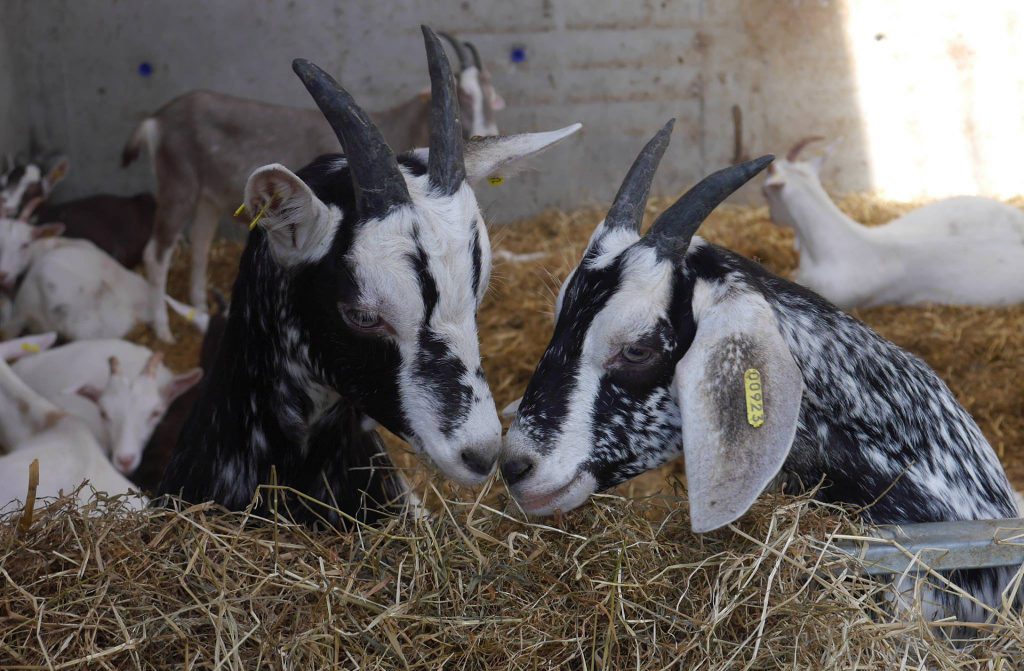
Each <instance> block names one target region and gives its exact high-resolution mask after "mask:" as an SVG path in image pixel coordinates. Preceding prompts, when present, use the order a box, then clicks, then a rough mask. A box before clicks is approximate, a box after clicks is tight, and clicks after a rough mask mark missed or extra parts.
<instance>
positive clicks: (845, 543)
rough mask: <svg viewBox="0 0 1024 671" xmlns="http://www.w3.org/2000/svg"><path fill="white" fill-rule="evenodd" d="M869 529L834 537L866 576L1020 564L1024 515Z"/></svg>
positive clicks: (1023, 559) (1023, 557) (1023, 561)
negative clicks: (864, 533)
mask: <svg viewBox="0 0 1024 671" xmlns="http://www.w3.org/2000/svg"><path fill="white" fill-rule="evenodd" d="M871 534H872V535H871V537H860V536H858V537H852V536H836V537H835V538H836V540H837V541H838V543H837V545H838V547H839V549H840V550H841V551H843V552H845V553H846V554H848V555H850V556H851V557H854V558H856V559H858V560H860V561H861V562H863V564H864V570H865V572H866V573H867V574H869V575H882V574H893V573H899V574H902V573H914V572H917V571H923V570H927V569H931V570H935V571H943V570H950V569H967V568H988V567H993V566H1020V565H1021V564H1024V519H1018V518H1014V519H1003V520H963V521H956V522H928V523H924V524H901V525H892V526H882V527H876V528H874V529H872V531H871Z"/></svg>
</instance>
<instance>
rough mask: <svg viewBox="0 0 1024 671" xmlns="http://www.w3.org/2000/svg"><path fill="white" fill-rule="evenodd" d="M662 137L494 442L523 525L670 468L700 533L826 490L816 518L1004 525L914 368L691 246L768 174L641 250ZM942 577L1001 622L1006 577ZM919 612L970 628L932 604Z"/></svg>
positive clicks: (733, 183)
mask: <svg viewBox="0 0 1024 671" xmlns="http://www.w3.org/2000/svg"><path fill="white" fill-rule="evenodd" d="M670 132H671V124H669V125H668V126H666V127H665V128H664V129H662V131H661V132H659V133H658V134H657V135H656V136H655V137H654V139H652V140H651V142H650V143H649V144H648V145H647V146H646V147H645V148H644V150H643V152H642V153H641V154H640V156H639V157H638V158H637V160H636V162H635V163H634V164H633V167H632V168H631V169H630V171H629V174H628V175H627V176H626V179H625V181H624V182H623V184H622V186H621V188H620V190H619V193H618V195H617V196H616V198H615V202H614V204H613V205H612V207H611V209H610V210H609V212H608V215H607V217H606V218H605V220H604V221H603V222H602V223H601V224H600V225H598V227H597V229H596V230H595V231H594V234H593V236H592V237H591V240H590V243H589V246H588V248H587V250H586V253H585V255H584V257H583V260H582V262H581V263H580V265H579V266H578V267H577V268H576V269H575V270H574V271H573V272H572V273H571V274H570V276H569V277H568V278H567V279H566V281H565V283H564V284H563V286H562V289H561V292H560V294H559V297H558V302H557V305H556V308H555V314H556V323H555V329H554V335H553V337H552V339H551V342H550V344H549V345H548V348H547V351H546V352H545V353H544V355H543V358H542V359H541V361H540V363H539V365H538V366H537V369H536V372H535V373H534V375H533V378H532V379H531V380H530V383H529V385H528V387H527V389H526V393H525V395H524V397H523V399H522V402H521V404H520V406H519V410H518V415H517V417H516V419H515V421H514V423H513V425H512V427H511V429H510V430H509V433H508V436H507V444H506V447H505V450H504V452H503V455H502V465H501V471H502V474H503V475H504V477H505V480H506V482H507V483H508V484H509V485H510V487H511V490H512V493H513V494H514V496H515V497H516V499H517V500H518V501H519V502H520V504H521V505H522V506H523V508H524V509H525V510H526V511H527V512H530V513H535V514H548V513H551V512H553V511H555V510H556V509H561V510H570V509H572V508H575V507H576V506H579V505H580V504H582V503H583V502H584V501H586V499H587V498H588V497H589V496H590V495H591V493H593V492H595V491H598V490H602V489H605V488H608V487H611V486H613V485H616V484H618V483H621V482H623V481H624V480H626V479H628V478H631V477H633V476H635V475H637V474H639V473H641V472H643V471H646V470H648V469H652V468H654V467H656V466H659V465H660V464H662V463H665V462H666V461H668V460H670V459H673V458H675V457H676V456H678V455H680V454H683V455H684V456H685V464H686V476H687V482H688V488H689V489H688V496H689V501H690V515H691V520H692V522H691V523H692V526H693V529H694V530H695V531H698V532H704V531H710V530H712V529H717V528H719V527H721V526H723V525H726V524H729V523H730V522H732V521H733V520H736V519H737V518H739V517H740V516H742V515H743V514H744V513H745V512H746V511H747V510H748V508H749V507H750V505H751V504H752V503H753V501H754V500H755V499H756V498H757V496H758V495H759V494H761V492H762V491H763V490H764V489H765V488H766V487H768V486H769V485H772V484H775V485H776V486H777V485H781V484H785V485H786V487H787V488H788V489H790V490H794V489H796V490H799V489H802V488H804V487H814V486H815V485H818V484H819V483H822V485H823V486H822V488H821V489H820V491H819V493H818V496H819V498H821V499H824V500H827V501H835V502H845V503H849V504H854V505H857V506H863V507H864V511H863V516H864V517H865V518H866V519H867V520H869V521H871V522H875V523H901V522H928V521H941V520H961V519H985V518H1007V517H1015V516H1016V514H1017V508H1016V505H1015V503H1014V494H1013V490H1012V489H1011V488H1010V485H1009V483H1008V481H1007V478H1006V474H1005V473H1004V472H1003V469H1002V467H1001V465H1000V463H999V460H998V458H997V457H996V455H995V453H994V452H993V450H992V448H991V447H990V446H989V444H988V443H987V442H986V440H985V437H984V436H983V435H982V433H981V431H980V430H979V429H978V426H977V425H976V424H975V423H974V421H973V420H972V419H971V417H970V415H969V414H968V413H967V411H966V410H964V408H963V407H962V406H961V405H960V404H959V403H958V402H957V400H956V399H955V398H954V396H953V394H952V393H951V392H950V391H949V389H948V388H947V387H946V385H945V384H944V383H943V382H942V380H940V379H939V377H938V376H937V375H936V374H935V373H934V372H933V371H932V370H930V369H929V368H928V366H927V365H925V364H924V363H923V362H922V361H921V360H920V359H918V358H917V357H915V356H913V355H911V354H909V353H907V352H905V351H904V350H902V349H900V348H899V347H896V346H895V345H893V344H892V343H889V342H887V341H886V340H884V339H883V338H881V337H880V336H878V335H877V334H876V333H875V332H874V331H872V330H871V329H870V328H868V327H867V326H865V325H864V324H862V323H860V322H859V321H857V320H856V319H854V318H853V317H851V316H849V315H847V314H845V313H843V312H841V311H840V310H839V309H837V308H836V307H834V306H833V305H831V304H829V303H828V302H826V301H825V300H824V299H822V298H821V297H819V296H818V295H816V294H814V293H812V292H811V291H809V290H807V289H805V288H803V287H801V286H799V285H796V284H793V283H791V282H788V281H786V280H784V279H781V278H779V277H777V276H775V275H772V274H770V273H769V272H767V271H766V270H764V269H763V268H762V267H761V266H759V265H758V264H756V263H754V262H752V261H749V260H747V259H745V258H743V257H741V256H739V255H737V254H734V253H732V252H730V251H728V250H726V249H722V248H720V247H717V246H715V245H712V244H709V243H707V242H705V241H704V240H702V239H700V238H699V237H694V233H695V232H696V230H697V228H698V227H699V226H700V224H701V222H702V221H703V220H704V219H705V218H706V217H707V216H708V214H709V213H710V212H711V210H712V209H713V208H714V207H715V206H717V205H718V204H719V203H720V202H721V201H722V200H724V199H725V198H726V197H727V196H728V195H729V194H730V193H732V192H733V191H734V190H735V189H737V188H739V187H740V186H742V185H743V184H744V183H745V182H747V181H748V180H749V179H751V178H752V177H753V176H754V175H755V174H757V173H758V172H759V171H761V170H762V169H763V168H764V167H765V166H766V165H768V163H769V162H770V161H771V157H762V158H759V159H757V160H754V161H751V162H748V163H744V164H741V165H738V166H735V167H732V168H727V169H725V170H722V171H719V172H717V173H715V174H713V175H711V176H709V177H707V178H706V179H704V180H703V181H702V182H700V183H699V184H698V185H697V186H695V187H694V188H693V189H691V190H690V191H689V192H687V193H686V194H685V195H683V196H682V197H681V198H680V199H679V200H678V201H677V202H676V203H675V204H674V205H672V206H671V207H670V208H669V209H667V210H666V211H665V212H663V213H662V214H661V216H660V217H658V219H657V220H656V221H655V223H654V225H653V226H652V228H651V230H650V231H649V232H648V233H647V234H646V235H643V236H641V235H640V222H641V217H642V214H643V210H644V206H645V203H646V200H647V195H648V190H649V188H650V183H651V178H652V177H653V175H654V173H655V170H656V168H657V164H658V162H659V160H660V158H661V155H662V153H663V152H664V150H665V147H666V146H667V144H668V140H669V135H670ZM999 571H1001V569H1000V570H996V569H988V570H979V571H970V572H964V573H963V574H962V575H960V576H957V577H956V579H955V581H956V582H959V583H960V584H961V585H962V586H963V587H964V589H966V591H967V592H968V593H970V594H973V595H974V596H976V597H977V598H978V600H980V601H981V602H982V603H985V604H988V605H995V604H998V603H999V594H1000V590H1002V589H1003V587H1005V585H1006V582H1007V579H1008V574H1007V573H1005V572H1004V573H1000V572H999ZM930 598H931V600H932V602H931V603H926V604H924V607H925V612H926V613H929V614H931V615H933V616H935V615H939V614H947V613H955V614H957V615H959V616H960V617H962V618H969V619H979V618H983V617H984V615H985V612H984V608H982V607H980V606H978V605H977V604H976V603H975V602H973V601H968V600H960V599H957V598H956V597H953V596H950V595H947V594H945V593H942V594H938V593H935V594H931V595H930Z"/></svg>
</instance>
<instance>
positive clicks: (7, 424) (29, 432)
mask: <svg viewBox="0 0 1024 671" xmlns="http://www.w3.org/2000/svg"><path fill="white" fill-rule="evenodd" d="M25 340H26V339H22V340H20V341H17V346H18V347H19V348H20V345H21V343H23V342H24V341H25ZM0 349H2V350H8V349H11V347H8V346H3V347H0ZM0 443H3V444H4V445H7V446H8V447H10V448H11V449H13V450H15V451H14V452H13V453H12V454H9V455H7V456H3V457H0V511H4V512H10V511H11V510H12V507H11V503H12V502H14V501H17V500H24V499H25V498H26V494H27V492H28V478H29V476H28V474H29V467H30V466H31V464H32V462H33V461H36V460H38V461H39V484H38V487H37V488H36V496H37V497H40V498H42V497H52V496H59V495H60V494H61V493H62V492H68V493H70V492H71V491H73V490H75V489H76V488H77V487H78V486H79V485H80V484H81V483H82V482H83V481H88V482H89V484H90V485H91V487H92V489H95V490H97V491H105V492H107V493H108V494H125V493H128V492H129V491H130V490H131V489H132V484H131V483H130V482H129V481H128V480H127V479H126V478H125V477H124V476H123V475H121V474H120V473H118V472H117V471H116V470H114V467H113V466H111V465H110V462H109V461H107V458H106V456H104V454H103V450H102V448H100V446H99V443H97V442H96V439H95V438H94V437H93V435H92V433H91V432H90V431H89V428H88V427H87V426H86V425H85V422H83V421H82V420H80V419H78V418H77V417H74V416H73V415H69V414H68V413H66V412H63V411H61V410H60V409H58V408H57V407H56V406H54V405H53V404H52V403H50V402H49V401H47V400H46V399H45V398H43V397H42V396H40V395H39V394H37V393H35V392H34V391H32V389H30V388H29V387H28V386H27V385H26V384H25V383H24V382H22V381H21V380H20V379H19V378H18V376H17V375H15V374H14V372H13V371H12V370H11V368H10V366H8V365H7V362H6V361H4V360H3V359H0ZM92 489H90V488H89V487H84V488H82V489H81V490H79V492H78V497H79V503H80V504H84V503H86V502H87V501H88V500H89V499H90V498H91V496H92ZM15 505H17V504H15ZM128 505H130V506H132V507H137V508H142V507H143V506H145V505H146V499H144V498H142V497H134V498H130V499H129V500H128Z"/></svg>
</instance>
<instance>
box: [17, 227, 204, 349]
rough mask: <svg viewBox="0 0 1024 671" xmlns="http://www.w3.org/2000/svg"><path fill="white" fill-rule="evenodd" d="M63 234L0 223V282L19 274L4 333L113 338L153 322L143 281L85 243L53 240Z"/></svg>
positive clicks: (147, 287) (55, 229) (58, 229)
mask: <svg viewBox="0 0 1024 671" xmlns="http://www.w3.org/2000/svg"><path fill="white" fill-rule="evenodd" d="M62 230H63V226H62V225H60V224H46V225H44V226H31V225H29V224H27V223H25V221H22V220H10V219H7V220H0V277H2V278H3V280H4V281H5V282H6V285H7V286H8V287H13V285H14V283H15V282H16V281H17V278H18V277H19V276H20V275H21V274H22V273H24V279H23V280H22V281H21V284H20V287H19V288H18V291H17V294H16V295H15V297H14V299H13V305H11V306H10V309H9V311H8V310H5V312H9V314H8V315H7V317H6V320H5V323H4V325H3V328H4V330H5V331H6V332H7V333H8V334H11V335H17V334H19V333H21V332H22V331H23V330H24V329H30V330H32V331H35V332H40V331H56V332H58V333H59V334H60V335H61V336H63V337H64V338H66V339H68V340H83V339H89V338H118V337H121V336H124V335H125V334H126V333H128V331H130V330H131V329H132V328H133V327H134V326H135V325H136V324H137V323H139V322H143V323H146V324H150V323H152V319H153V315H154V309H153V307H152V306H151V305H150V301H151V300H153V299H154V296H153V293H152V290H151V287H150V285H149V283H148V282H146V280H145V278H143V277H142V276H140V275H138V274H136V273H133V272H132V271H130V270H128V269H127V268H125V267H124V266H122V265H121V264H120V263H118V262H117V261H115V260H114V259H113V257H111V256H110V255H109V254H107V253H106V252H104V251H103V250H101V249H100V248H99V247H97V246H96V245H94V244H93V243H91V242H89V241H88V240H68V239H65V238H60V237H54V236H55V235H56V234H59V233H60V232H61V231H62ZM26 269H27V270H26ZM161 304H162V299H161ZM200 322H201V320H200Z"/></svg>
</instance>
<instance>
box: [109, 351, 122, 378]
mask: <svg viewBox="0 0 1024 671" xmlns="http://www.w3.org/2000/svg"><path fill="white" fill-rule="evenodd" d="M107 364H108V365H109V366H110V377H114V376H115V375H120V374H121V360H120V359H118V358H117V357H116V356H112V357H110V358H109V359H107Z"/></svg>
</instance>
